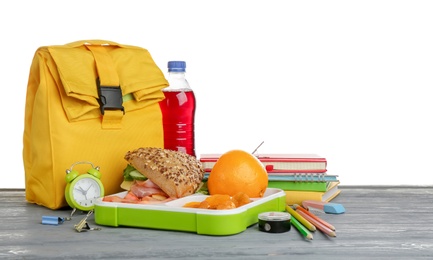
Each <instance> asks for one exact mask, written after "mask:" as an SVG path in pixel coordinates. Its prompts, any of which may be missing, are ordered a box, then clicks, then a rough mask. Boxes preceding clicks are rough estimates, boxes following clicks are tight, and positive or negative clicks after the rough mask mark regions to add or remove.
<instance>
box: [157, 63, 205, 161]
mask: <svg viewBox="0 0 433 260" xmlns="http://www.w3.org/2000/svg"><path fill="white" fill-rule="evenodd" d="M185 68H186V63H185V62H184V61H170V62H169V63H168V72H169V77H168V81H169V84H170V85H169V86H168V87H167V88H165V89H163V92H164V95H165V99H164V100H162V101H161V102H160V103H159V105H160V107H161V112H162V121H163V126H164V148H165V149H170V150H175V151H181V152H185V153H187V154H189V155H192V156H195V140H194V117H195V106H196V103H195V102H196V101H195V96H194V92H193V91H192V89H191V88H190V86H189V83H188V81H187V80H186V78H185Z"/></svg>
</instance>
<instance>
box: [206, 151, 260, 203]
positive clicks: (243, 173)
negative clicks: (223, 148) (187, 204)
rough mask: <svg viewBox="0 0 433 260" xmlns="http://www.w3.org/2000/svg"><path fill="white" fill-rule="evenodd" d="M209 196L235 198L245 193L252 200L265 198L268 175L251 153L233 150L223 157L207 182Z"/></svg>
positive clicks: (214, 167) (217, 162) (216, 164)
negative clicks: (238, 194) (220, 195)
mask: <svg viewBox="0 0 433 260" xmlns="http://www.w3.org/2000/svg"><path fill="white" fill-rule="evenodd" d="M207 187H208V190H209V194H211V195H214V194H227V195H230V196H234V195H235V194H236V193H239V192H243V193H245V194H246V195H248V196H249V197H250V198H259V197H263V195H264V194H265V191H266V188H267V187H268V173H267V172H266V170H265V167H264V166H263V164H262V163H261V162H260V161H259V160H258V159H257V158H256V157H255V156H254V155H252V154H251V153H248V152H246V151H243V150H231V151H228V152H226V153H224V154H222V155H221V157H220V158H219V159H218V160H217V161H216V163H215V165H214V166H213V168H212V170H211V172H210V174H209V178H208V181H207Z"/></svg>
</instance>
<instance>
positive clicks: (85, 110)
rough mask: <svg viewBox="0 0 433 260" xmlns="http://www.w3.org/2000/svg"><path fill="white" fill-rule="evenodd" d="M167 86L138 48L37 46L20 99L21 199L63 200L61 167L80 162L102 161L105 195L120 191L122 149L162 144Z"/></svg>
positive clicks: (59, 203) (99, 43) (55, 205)
mask: <svg viewBox="0 0 433 260" xmlns="http://www.w3.org/2000/svg"><path fill="white" fill-rule="evenodd" d="M167 86H168V82H167V80H166V79H165V77H164V74H163V73H162V71H161V70H160V69H159V68H158V66H157V65H156V64H155V62H154V61H153V59H152V57H151V55H150V53H149V52H148V51H147V50H146V49H143V48H140V47H136V46H130V45H123V44H118V43H115V42H111V41H104V40H87V41H78V42H73V43H69V44H65V45H59V46H45V47H40V48H38V49H37V51H36V53H35V55H34V58H33V61H32V64H31V68H30V75H29V80H28V86H27V96H26V105H25V125H24V135H23V162H24V170H25V192H26V200H27V201H28V202H30V203H36V204H39V205H42V206H45V207H47V208H51V209H59V208H62V207H64V206H67V203H66V200H65V196H64V194H65V186H66V181H65V176H66V170H67V169H69V168H70V167H71V165H72V164H74V163H76V162H79V161H88V162H92V164H95V165H97V166H99V167H100V172H101V174H102V177H101V181H102V183H103V185H104V188H105V194H113V193H116V192H119V191H120V190H121V189H120V184H121V183H122V181H123V174H122V173H123V169H124V168H125V167H126V161H125V160H124V155H125V154H126V152H127V151H129V150H133V149H136V148H138V147H142V146H152V147H160V148H163V146H164V144H163V142H164V139H163V129H162V114H161V110H160V107H159V101H161V100H162V99H164V94H163V92H162V89H163V88H165V87H167ZM77 167H78V168H77V170H78V171H82V170H85V169H86V168H82V169H80V168H79V167H80V166H79V165H78V166H77ZM83 167H87V168H88V166H83Z"/></svg>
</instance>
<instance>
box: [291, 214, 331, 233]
mask: <svg viewBox="0 0 433 260" xmlns="http://www.w3.org/2000/svg"><path fill="white" fill-rule="evenodd" d="M298 213H299V215H301V216H302V217H303V218H305V219H306V220H308V221H310V222H311V223H313V225H314V226H316V228H317V229H318V230H320V231H322V232H323V233H325V234H326V235H328V236H330V237H336V236H337V234H335V232H334V231H333V230H331V229H330V228H328V227H327V226H325V225H323V224H322V223H320V222H319V221H317V220H315V219H314V218H312V217H310V216H309V215H307V214H305V213H304V212H302V211H298Z"/></svg>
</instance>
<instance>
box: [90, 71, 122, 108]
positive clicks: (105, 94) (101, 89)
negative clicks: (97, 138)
mask: <svg viewBox="0 0 433 260" xmlns="http://www.w3.org/2000/svg"><path fill="white" fill-rule="evenodd" d="M96 84H97V87H98V95H99V99H98V102H99V106H100V108H101V113H102V114H104V113H105V110H106V109H107V110H122V112H123V114H125V109H124V108H123V106H122V104H123V99H122V89H121V88H120V86H112V87H109V86H101V85H100V82H99V79H97V81H96Z"/></svg>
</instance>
